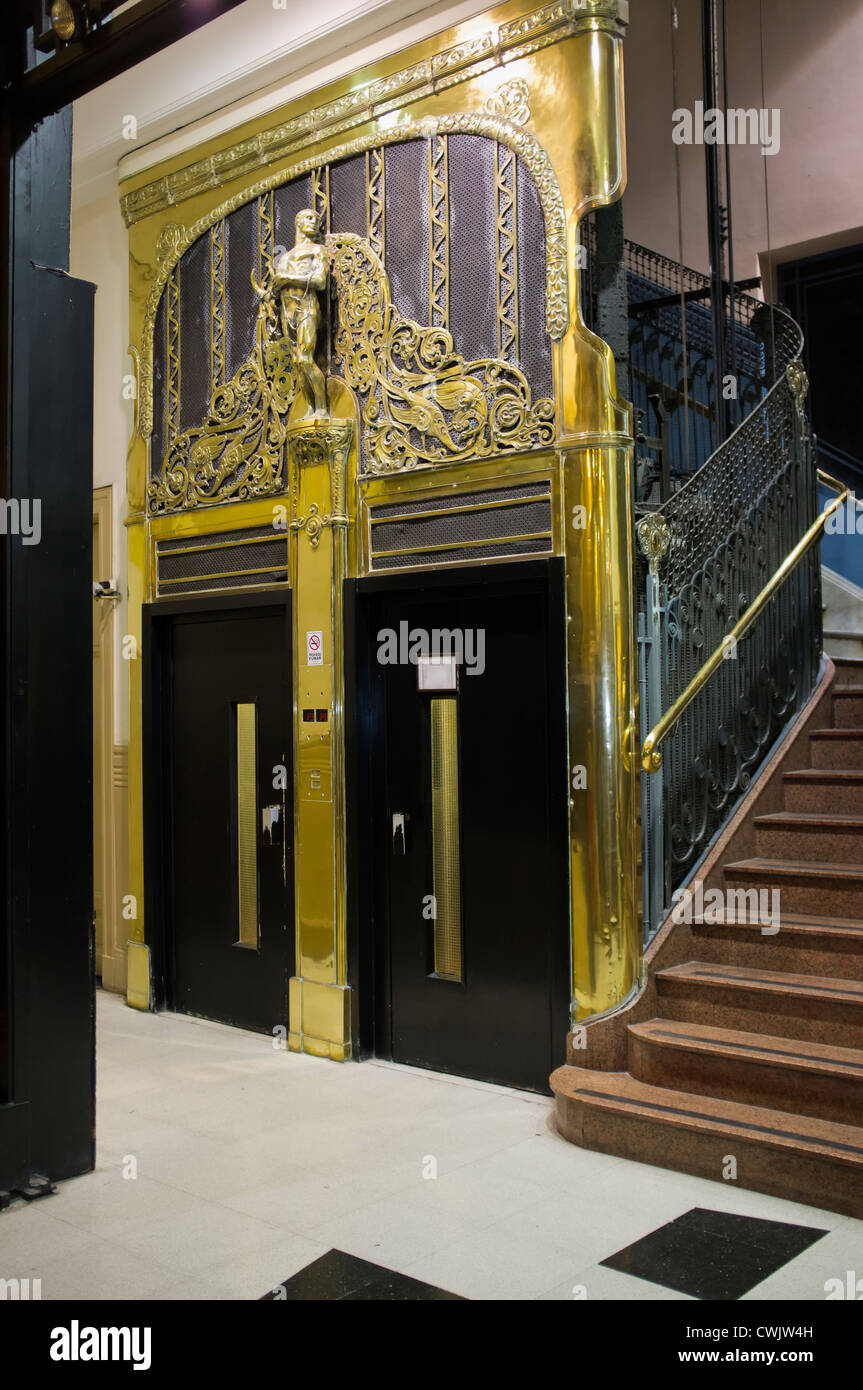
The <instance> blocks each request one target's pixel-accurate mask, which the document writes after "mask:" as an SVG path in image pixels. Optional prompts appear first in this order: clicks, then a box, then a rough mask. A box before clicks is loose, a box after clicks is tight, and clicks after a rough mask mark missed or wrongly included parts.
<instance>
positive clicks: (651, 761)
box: [641, 468, 850, 772]
mask: <svg viewBox="0 0 863 1390" xmlns="http://www.w3.org/2000/svg"><path fill="white" fill-rule="evenodd" d="M818 481H819V482H821V483H824V484H825V485H826V486H827V487H833V488H836V490H837V492H838V493H839V496H838V497H835V498H834V499H833V501H832V502H830V503H828V505H827V506H826V507H825V508H824V510H823V512H821V514H820V515H819V516H818V517H817V518H816V519H815V521H813V523H812V525H811V526H810V527H809V530H808V531H807V532H806V534H805V535H804V536H802V537H801V538H800V540H799V541H798V542H797V544H796V545H795V547H794V549H793V550H791V551H789V552H788V554H787V555H786V556H785V559H784V560H783V561H782V564H781V565H780V566H779V568H778V570H776V572H775V574H773V575H772V577H771V578H770V579H768V581H767V583H766V584H765V586H764V588H763V589H762V590H761V592H760V594H758V596H757V597H756V598H754V599H753V600H752V603H751V604H750V605H749V607H748V608H747V610H746V612H745V613H744V614H743V617H742V618H738V620H737V622H736V623H735V624H734V627H733V628H732V629H731V631H730V632H728V633H726V635H725V636H724V637H723V639H722V641H721V642H720V643H719V646H718V647H717V648H716V650H715V652H713V654H712V655H711V656H709V657H708V658H707V660H706V661H705V663H704V665H703V666H702V667H701V669H700V670H699V671H697V672H696V674H695V675H694V676H693V677H692V680H691V681H690V682H689V684H688V686H687V687H686V689H685V690H684V691H683V692H682V694H680V695H678V697H677V699H676V700H675V702H674V704H673V705H672V706H671V708H670V709H669V710H667V711H666V713H665V714H664V715H663V716H662V718H661V719H660V720H659V722H658V723H657V724H655V725H654V727H653V728H652V729H651V731H650V733H649V734H648V735H647V738H646V739H645V740H644V744H643V745H642V749H641V766H642V767H643V768H644V771H645V772H658V771H659V769H660V768H661V767H662V754H661V753H660V751H659V745H660V743H662V741H663V739H665V738H667V737H668V735H669V734H670V732H671V730H672V729H673V728H674V726H675V724H676V723H677V721H678V719H679V718H680V716H681V715H682V714H683V711H684V710H685V709H687V708H688V706H689V705H691V704H692V701H693V700H694V699H695V697H696V695H697V694H698V692H699V691H700V690H702V689H703V688H704V686H705V685H706V684H707V682H708V681H709V680H710V677H711V676H712V675H713V673H714V671H715V670H717V668H718V667H719V666H721V665H722V663H723V661H725V660H726V655H725V654H726V652H728V651H732V650H733V649H734V647H735V646H736V644H737V643H738V642H739V641H740V639H741V637H742V636H743V635H744V633H745V632H747V631H748V629H749V628H750V627H751V626H752V624H753V623H754V622H755V619H756V618H757V617H758V615H759V613H761V612H763V610H764V609H765V608H766V607H767V605H768V603H769V602H770V600H771V599H772V598H773V595H774V594H775V593H776V591H777V589H779V588H780V586H781V585H782V584H783V583H784V581H785V580H786V579H787V578H788V576H789V574H790V573H791V571H792V570H793V569H795V568H796V567H797V565H798V564H799V563H800V561H801V560H802V559H803V556H804V555H805V554H806V552H807V550H809V548H810V546H812V545H813V544H814V542H815V541H816V540H818V538H819V536H820V535H821V532H822V531H823V530H824V525H825V523H826V521H827V518H828V517H829V516H832V515H833V513H834V512H835V511H838V510H839V508H840V507H841V506H842V504H843V503H844V502H845V500H846V498H847V497H848V495H849V492H850V488H847V487H846V486H845V484H844V483H840V482H837V480H836V479H835V478H831V476H830V474H829V473H824V472H823V471H822V469H820V468H819V469H818Z"/></svg>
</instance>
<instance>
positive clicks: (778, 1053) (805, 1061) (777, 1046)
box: [629, 1018, 863, 1118]
mask: <svg viewBox="0 0 863 1390" xmlns="http://www.w3.org/2000/svg"><path fill="white" fill-rule="evenodd" d="M629 1032H630V1033H635V1034H636V1035H637V1036H639V1037H646V1038H655V1039H657V1040H658V1041H660V1042H662V1043H664V1044H666V1045H668V1046H675V1045H679V1046H682V1047H692V1046H695V1047H698V1048H699V1050H701V1051H709V1052H720V1053H725V1054H728V1053H729V1052H731V1053H733V1054H734V1055H735V1056H738V1057H739V1056H749V1057H750V1058H751V1059H752V1060H754V1061H759V1062H764V1063H768V1064H770V1065H771V1066H780V1067H798V1068H801V1069H803V1070H806V1071H817V1072H824V1071H829V1072H831V1073H835V1074H841V1075H843V1076H847V1077H851V1078H857V1079H859V1080H860V1081H861V1082H863V1049H860V1048H856V1047H837V1046H835V1044H833V1043H817V1042H802V1041H799V1040H798V1039H796V1038H784V1037H780V1036H774V1035H773V1034H770V1033H747V1032H743V1031H741V1030H739V1029H736V1028H716V1027H712V1026H711V1025H710V1024H706V1023H681V1022H678V1021H677V1020H676V1019H671V1018H652V1019H650V1020H649V1021H648V1022H645V1023H631V1024H630V1025H629ZM861 1118H863V1116H861Z"/></svg>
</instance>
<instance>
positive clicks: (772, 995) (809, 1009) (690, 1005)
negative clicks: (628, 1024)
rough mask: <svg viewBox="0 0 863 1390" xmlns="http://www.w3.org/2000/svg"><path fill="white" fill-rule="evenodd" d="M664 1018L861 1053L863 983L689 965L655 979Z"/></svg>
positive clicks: (705, 963)
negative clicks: (854, 1050) (859, 1051)
mask: <svg viewBox="0 0 863 1390" xmlns="http://www.w3.org/2000/svg"><path fill="white" fill-rule="evenodd" d="M655 982H656V991H657V1007H658V1009H659V1012H660V1013H661V1015H662V1017H663V1018H671V1019H676V1020H677V1022H678V1023H703V1024H707V1025H708V1026H709V1027H715V1028H731V1029H735V1030H740V1031H741V1032H749V1033H771V1034H774V1035H775V1036H777V1037H785V1038H796V1039H797V1040H798V1041H802V1042H818V1043H826V1044H829V1045H830V1046H833V1047H859V1048H863V982H860V981H858V980H835V979H832V978H830V977H829V976H823V975H802V974H793V973H791V972H790V971H782V970H770V969H761V970H756V969H753V968H752V967H748V966H738V965H726V964H724V963H722V962H717V961H698V960H695V961H687V962H686V963H685V964H683V965H674V966H671V967H670V968H669V969H667V970H660V971H658V972H657V974H656V976H655Z"/></svg>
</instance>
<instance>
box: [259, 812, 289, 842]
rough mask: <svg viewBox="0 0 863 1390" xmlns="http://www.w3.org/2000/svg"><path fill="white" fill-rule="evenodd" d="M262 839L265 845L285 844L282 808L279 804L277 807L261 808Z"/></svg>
mask: <svg viewBox="0 0 863 1390" xmlns="http://www.w3.org/2000/svg"><path fill="white" fill-rule="evenodd" d="M261 838H262V840H263V843H264V844H265V845H281V844H283V843H284V822H283V819H282V808H281V806H279V805H278V803H277V804H276V805H275V806H262V807H261Z"/></svg>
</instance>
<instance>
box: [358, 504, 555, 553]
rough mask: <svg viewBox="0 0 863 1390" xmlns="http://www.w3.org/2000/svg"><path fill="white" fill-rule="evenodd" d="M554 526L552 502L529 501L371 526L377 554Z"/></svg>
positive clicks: (523, 533) (509, 534)
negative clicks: (514, 504)
mask: <svg viewBox="0 0 863 1390" xmlns="http://www.w3.org/2000/svg"><path fill="white" fill-rule="evenodd" d="M550 527H551V503H550V502H530V503H526V504H524V505H517V506H513V507H491V508H489V509H488V510H487V511H481V512H459V513H457V514H456V515H455V516H432V517H428V518H425V519H423V520H420V521H387V522H383V523H382V524H380V525H378V526H373V527H372V546H373V549H374V552H375V554H377V553H378V552H379V551H381V550H396V549H399V548H402V547H405V546H419V545H442V544H458V543H460V542H463V541H478V540H496V539H497V538H498V537H500V536H522V535H527V534H529V533H532V532H536V531H548V530H549V529H550Z"/></svg>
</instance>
